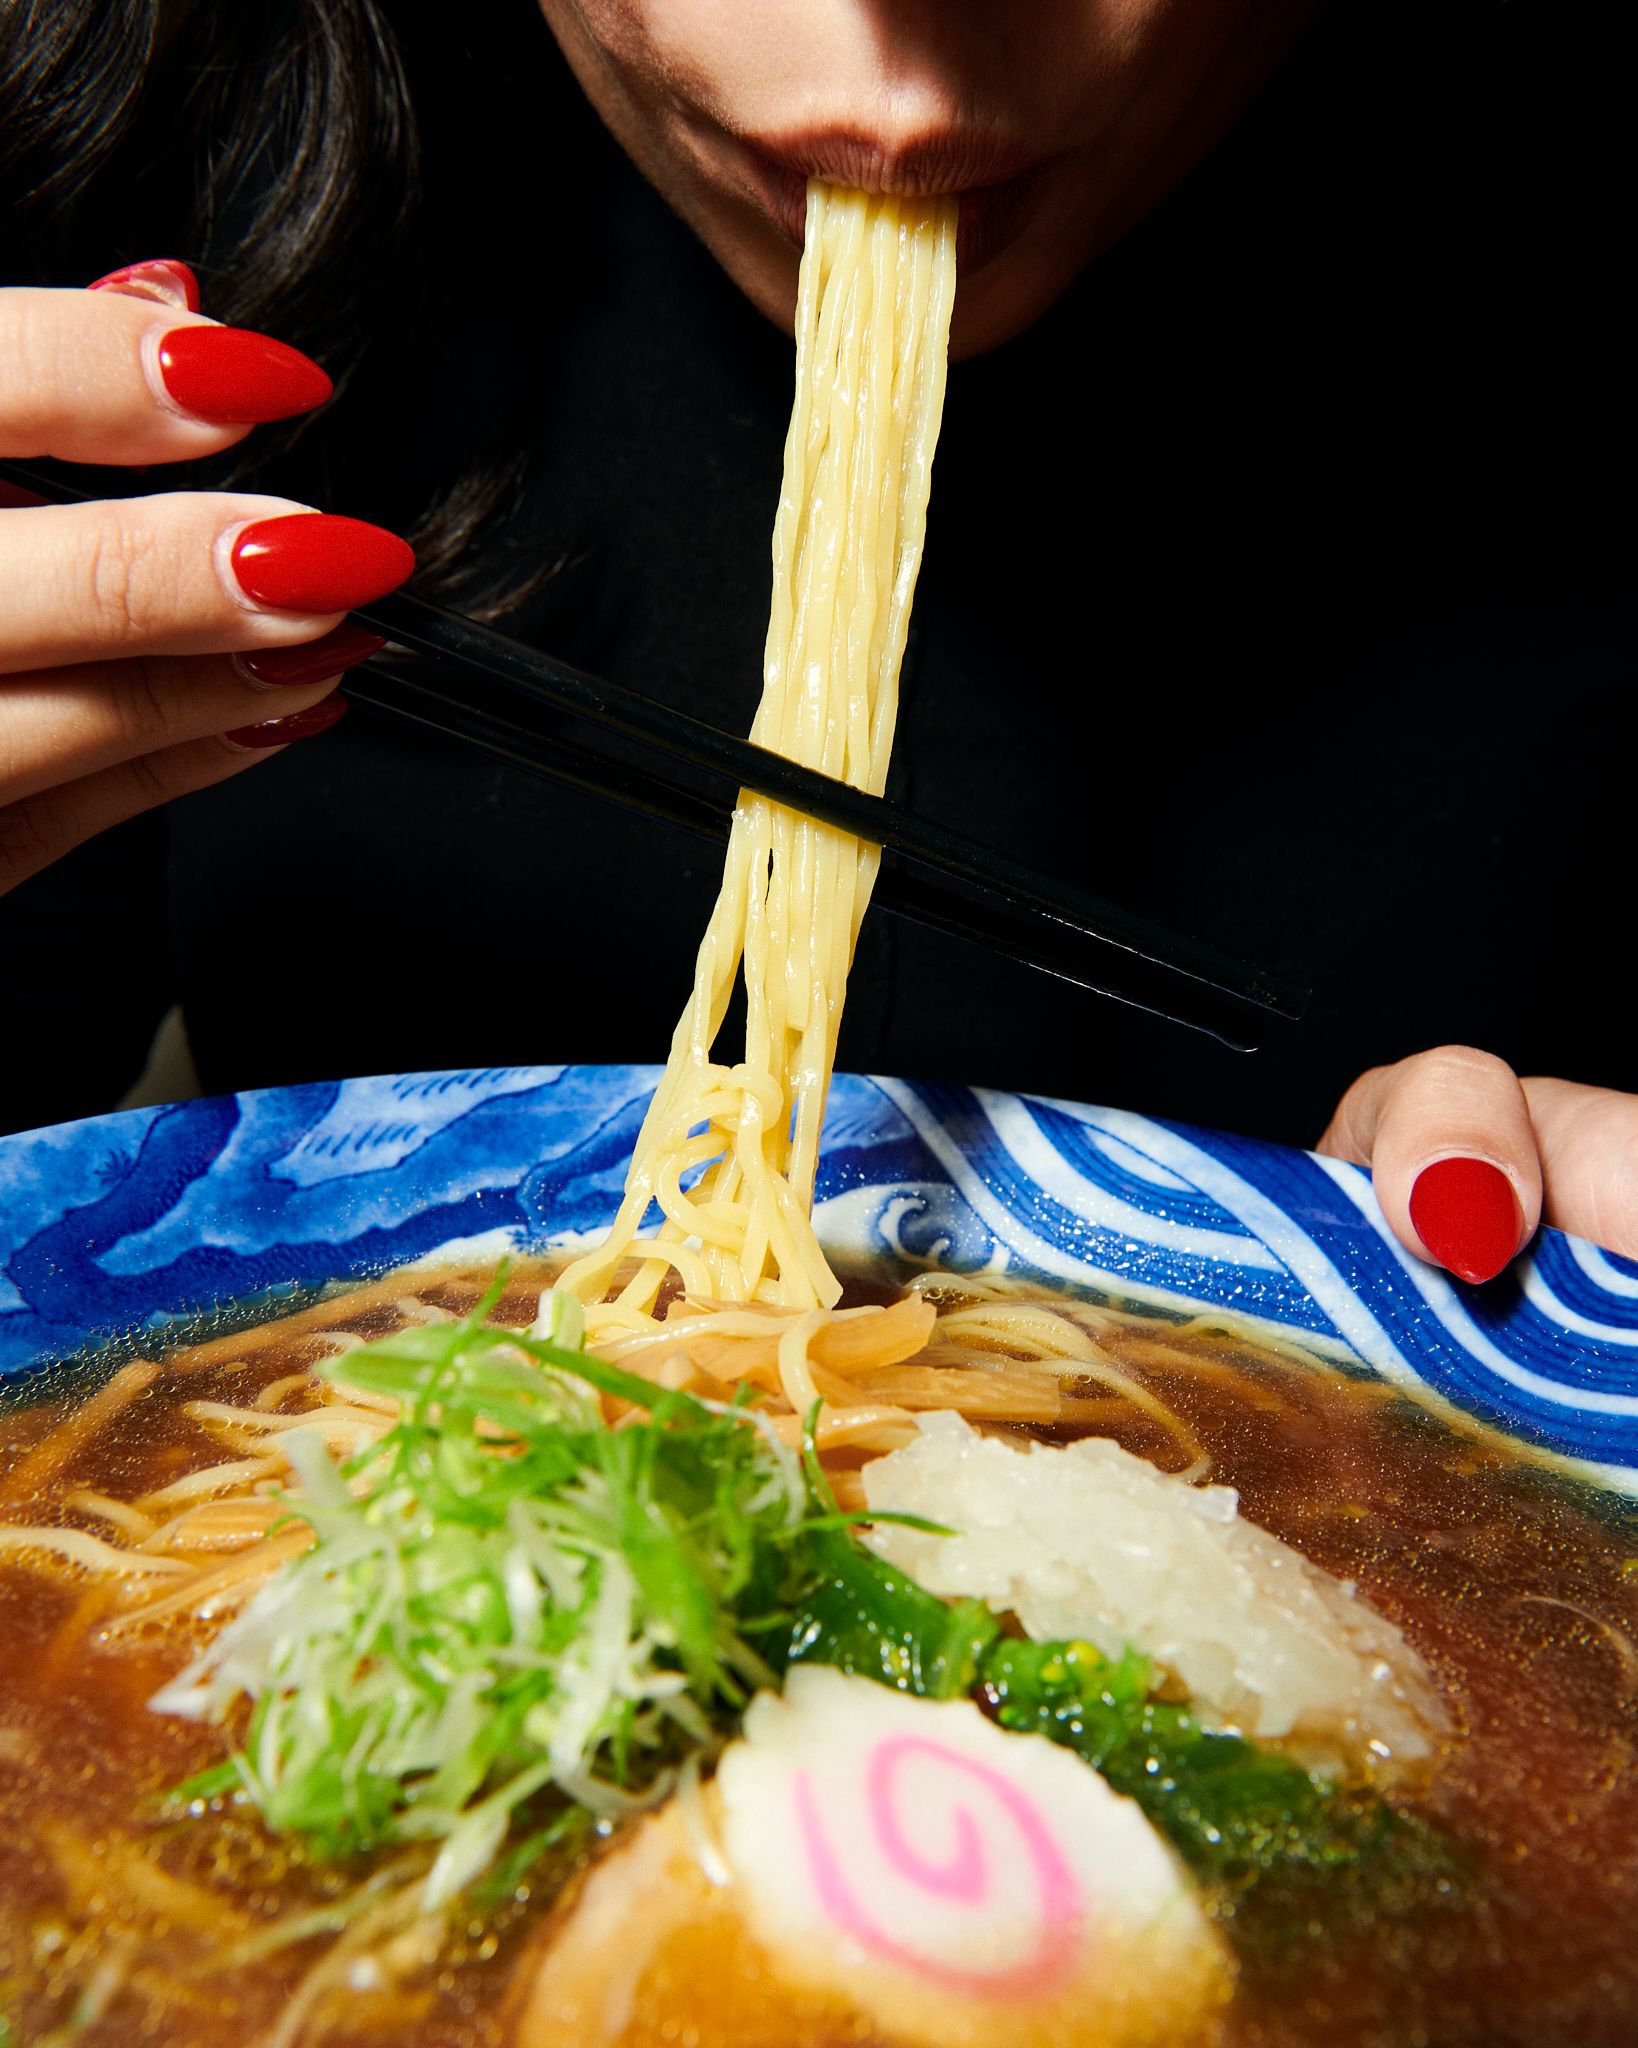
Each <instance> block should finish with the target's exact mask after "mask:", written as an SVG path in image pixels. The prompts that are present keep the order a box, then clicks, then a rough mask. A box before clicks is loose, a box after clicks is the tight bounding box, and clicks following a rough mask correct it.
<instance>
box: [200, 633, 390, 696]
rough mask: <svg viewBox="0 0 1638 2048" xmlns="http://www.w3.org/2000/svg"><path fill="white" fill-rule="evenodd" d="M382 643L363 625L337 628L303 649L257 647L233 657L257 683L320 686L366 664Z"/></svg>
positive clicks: (379, 635) (308, 643) (381, 637)
mask: <svg viewBox="0 0 1638 2048" xmlns="http://www.w3.org/2000/svg"><path fill="white" fill-rule="evenodd" d="M386 644H387V643H386V640H385V638H384V637H383V636H382V635H381V634H380V633H372V632H370V631H369V630H368V629H367V628H366V627H364V626H350V625H340V626H335V627H332V629H331V630H330V631H329V632H328V633H326V634H325V635H324V637H323V639H322V640H309V641H308V642H307V643H306V645H305V646H303V647H258V648H257V649H256V651H255V653H254V654H241V655H238V656H236V657H235V658H236V659H237V661H238V664H239V666H240V667H241V668H242V669H244V670H245V671H246V672H247V674H249V675H253V676H254V677H255V678H256V680H257V682H259V683H283V684H291V683H322V682H323V681H324V679H325V677H326V676H339V675H341V674H342V673H343V672H344V671H345V670H347V669H350V668H356V667H357V666H358V664H359V663H360V662H361V661H368V660H369V658H370V656H371V655H372V654H378V653H379V652H380V651H381V649H382V648H383V647H385V646H386Z"/></svg>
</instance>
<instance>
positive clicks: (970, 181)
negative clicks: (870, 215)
mask: <svg viewBox="0 0 1638 2048" xmlns="http://www.w3.org/2000/svg"><path fill="white" fill-rule="evenodd" d="M734 139H735V142H736V144H737V153H738V155H739V156H740V158H741V167H742V170H743V173H744V179H745V182H746V183H747V184H748V185H749V186H750V189H751V191H752V194H753V196H754V197H755V198H756V200H757V201H758V203H759V204H760V206H761V208H762V210H763V211H764V212H765V213H766V214H767V216H768V218H769V219H770V220H771V221H772V222H773V223H774V225H775V226H776V227H777V228H778V229H779V230H780V232H781V233H782V234H784V235H785V236H786V237H787V238H788V239H789V240H790V241H792V242H794V243H795V244H796V246H797V247H798V248H800V247H801V246H802V239H803V231H804V228H805V226H806V221H807V207H808V181H809V180H810V179H812V178H823V179H824V180H825V182H826V183H827V184H833V185H844V186H849V187H851V188H853V189H854V190H857V191H864V192H899V193H903V194H905V195H906V196H911V197H925V198H933V197H948V198H956V197H958V198H959V199H960V202H961V213H960V219H959V223H958V225H957V229H956V262H957V264H958V265H959V267H960V268H961V269H962V270H963V271H966V272H969V273H970V272H972V271H974V270H978V269H980V268H981V267H982V266H983V265H984V264H986V263H988V262H989V261H990V259H991V258H992V257H993V256H995V255H996V254H997V253H998V252H999V251H1000V250H1001V249H1002V248H1004V247H1005V246H1006V244H1007V243H1008V242H1009V241H1011V239H1012V238H1013V236H1014V235H1015V234H1016V233H1017V231H1018V229H1019V228H1020V226H1021V225H1022V223H1023V219H1024V215H1025V211H1026V202H1027V201H1028V199H1029V197H1030V195H1031V193H1032V192H1033V190H1034V188H1035V186H1036V185H1037V183H1038V182H1039V178H1040V173H1041V171H1042V169H1043V168H1044V166H1043V165H1042V164H1041V163H1040V162H1039V161H1038V160H1037V161H1030V160H1028V159H1027V158H1026V157H1025V156H1024V155H1023V154H1022V153H1021V152H1019V151H1017V150H1015V149H1011V148H1009V147H1008V146H1007V145H1005V144H1003V143H1001V142H1000V141H998V140H996V139H995V138H993V137H988V136H982V135H966V134H962V133H959V132H954V131H952V132H948V133H937V134H930V135H927V136H924V137H921V138H919V139H918V140H917V141H915V142H912V143H910V144H908V145H906V146H904V147H901V148H897V149H891V150H890V149H887V148H884V147H883V146H882V145H881V144H880V143H877V142H875V141H872V140H871V139H870V138H868V137H865V136H861V135H858V134H855V133H851V132H847V131H842V130H824V131H817V130H816V131H814V132H813V133H811V134H803V135H788V136H779V137H769V136H757V137H736V138H734Z"/></svg>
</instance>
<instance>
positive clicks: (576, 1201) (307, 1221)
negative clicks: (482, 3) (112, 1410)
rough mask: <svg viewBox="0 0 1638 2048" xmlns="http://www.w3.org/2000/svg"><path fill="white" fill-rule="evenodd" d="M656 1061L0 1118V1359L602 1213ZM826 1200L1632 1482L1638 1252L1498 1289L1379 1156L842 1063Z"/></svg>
mask: <svg viewBox="0 0 1638 2048" xmlns="http://www.w3.org/2000/svg"><path fill="white" fill-rule="evenodd" d="M656 1076H657V1070H656V1069H654V1068H652V1067H487V1068H482V1069H478V1070H473V1071H460V1072H451V1073H437V1074H393V1075H382V1076H378V1077H376V1078H374V1079H369V1080H359V1081H343V1082H337V1083H328V1084H325V1085H322V1086H308V1087H298V1088H274V1089H266V1090H262V1091H259V1092H255V1093H249V1094H244V1095H234V1096H222V1097H219V1098H216V1099H213V1100H208V1101H203V1102H190V1103H182V1104H178V1105H176V1106H174V1107H171V1108H166V1109H142V1110H129V1111H125V1112H121V1113H119V1114H116V1115H113V1116H103V1117H93V1118H90V1119H89V1120H88V1121H86V1122H84V1123H76V1124H64V1125H60V1126H58V1127H56V1128H54V1129H50V1130H43V1131H34V1132H28V1133H25V1134H23V1135H21V1136H17V1137H11V1138H0V1377H4V1376H15V1375H18V1374H27V1373H28V1372H29V1371H30V1370H31V1369H32V1368H35V1367H37V1366H39V1365H40V1364H42V1363H44V1362H47V1361H49V1360H54V1359H62V1358H80V1357H84V1358H85V1359H86V1360H87V1364H88V1369H90V1368H91V1367H93V1366H94V1363H95V1354H96V1353H97V1352H98V1350H99V1349H101V1348H103V1347H105V1346H107V1345H109V1344H111V1343H126V1342H129V1341H131V1340H133V1339H134V1340H136V1341H138V1342H140V1343H142V1344H145V1345H151V1344H153V1343H154V1342H156V1341H165V1340H168V1339H174V1338H178V1337H180V1336H182V1335H183V1334H184V1333H185V1332H186V1330H187V1329H188V1327H189V1326H190V1325H192V1324H195V1323H197V1322H198V1321H199V1320H201V1319H202V1318H207V1317H211V1316H214V1315H216V1314H217V1313H219V1312H220V1310H221V1309H222V1307H223V1306H224V1305H225V1304H241V1303H247V1302H255V1303H258V1304H260V1305H261V1307H262V1309H263V1311H264V1312H269V1311H272V1310H276V1309H277V1308H279V1307H281V1306H287V1305H289V1304H290V1302H291V1301H292V1299H293V1298H300V1297H302V1296H305V1295H307V1294H310V1293H311V1292H313V1291H314V1290H316V1289H317V1288H319V1287H321V1286H323V1285H325V1284H327V1283H329V1282H332V1281H337V1280H346V1279H354V1278H362V1277H364V1276H365V1275H369V1274H374V1273H379V1272H381V1271H383V1270H384V1269H386V1268H388V1267H391V1266H394V1265H402V1264H406V1263H408V1262H409V1261H411V1260H414V1259H420V1258H424V1257H426V1256H427V1255H428V1254H429V1253H432V1252H434V1251H437V1250H438V1249H439V1248H440V1247H443V1246H447V1245H451V1244H457V1243H463V1244H464V1243H466V1242H469V1241H470V1240H473V1239H483V1240H485V1241H486V1242H487V1243H489V1244H492V1245H493V1247H494V1249H495V1250H496V1251H497V1252H499V1251H500V1250H501V1249H503V1248H504V1246H505V1244H506V1243H508V1242H510V1243H514V1244H517V1245H520V1246H521V1245H529V1246H543V1245H546V1244H549V1243H551V1242H553V1241H554V1240H559V1239H562V1238H564V1237H568V1236H573V1235H581V1234H584V1233H586V1232H591V1231H596V1230H597V1229H598V1228H599V1227H600V1226H602V1225H603V1224H604V1223H606V1222H607V1221H608V1219H609V1218H610V1217H611V1216H612V1215H613V1213H614V1210H615V1207H616V1204H617V1202H618V1198H619V1193H620V1186H621V1181H622V1178H623V1176H624V1172H625V1166H626V1161H627V1159H628V1157H629V1156H630V1152H631V1148H632V1144H633V1141H634V1139H635V1137H636V1133H637V1127H638V1124H639V1122H640V1120H641V1117H642V1112H643V1109H644V1107H645V1105H646V1103H647V1101H648V1097H649V1094H650V1092H651V1090H652V1088H653V1086H654V1082H655V1079H656ZM818 1195H819V1201H818V1211H817V1221H818V1226H819V1233H820V1236H821V1238H822V1240H823V1241H824V1243H825V1245H826V1247H827V1249H828V1250H829V1251H830V1252H831V1253H832V1254H833V1255H834V1256H838V1257H842V1258H846V1259H849V1260H853V1259H858V1258H863V1257H872V1256H879V1255H883V1254H885V1255H887V1256H889V1257H891V1258H893V1259H895V1260H897V1261H899V1262H901V1263H907V1264H910V1265H918V1266H919V1265H927V1264H932V1263H936V1264H939V1265H942V1266H946V1267H950V1268H953V1269H956V1270H960V1271H974V1270H978V1269H985V1270H1006V1271H1008V1272H1010V1273H1013V1274H1015V1275H1017V1276H1020V1277H1023V1278H1030V1277H1036V1278H1041V1279H1045V1280H1049V1281H1052V1282H1055V1283H1058V1284H1059V1285H1068V1286H1070V1287H1073V1288H1076V1289H1080V1290H1085V1291H1090V1292H1092V1293H1095V1294H1100V1295H1113V1296H1116V1297H1119V1298H1124V1299H1127V1300H1130V1301H1134V1302H1137V1303H1140V1304H1151V1305H1154V1306H1157V1307H1160V1308H1177V1309H1181V1310H1183V1311H1185V1312H1188V1311H1189V1310H1190V1309H1198V1308H1200V1307H1201V1306H1208V1307H1211V1308H1215V1309H1228V1310H1233V1311H1235V1312H1236V1313H1238V1314H1239V1315H1242V1316H1249V1317H1253V1318H1256V1319H1259V1320H1261V1321H1263V1322H1265V1323H1268V1324H1271V1325H1274V1326H1276V1327H1277V1328H1279V1329H1281V1330H1284V1331H1286V1332H1288V1333H1291V1334H1293V1335H1297V1336H1300V1337H1301V1338H1302V1339H1303V1340H1304V1341H1305V1342H1307V1343H1308V1344H1310V1345H1311V1346H1313V1347H1314V1348H1315V1349H1316V1350H1318V1351H1320V1352H1322V1353H1324V1354H1326V1355H1328V1356H1330V1357H1332V1358H1334V1359H1335V1361H1336V1362H1337V1364H1338V1365H1339V1367H1341V1368H1342V1369H1344V1370H1350V1369H1351V1370H1356V1371H1357V1370H1361V1369H1367V1370H1370V1371H1373V1372H1377V1373H1381V1374H1383V1375H1385V1376H1386V1377H1388V1378H1390V1379H1393V1380H1395V1381H1398V1382H1400V1383H1401V1384H1403V1385H1404V1386H1406V1387H1407V1388H1410V1389H1412V1390H1416V1389H1422V1390H1431V1392H1432V1393H1433V1394H1434V1395H1436V1396H1438V1397H1441V1398H1442V1399H1443V1400H1445V1401H1447V1402H1449V1403H1451V1404H1453V1405H1454V1406H1455V1407H1457V1408H1460V1409H1464V1410H1466V1411H1467V1412H1468V1413H1470V1414H1472V1415H1475V1416H1479V1417H1481V1418H1482V1419H1483V1420H1485V1421H1486V1422H1489V1423H1492V1424H1495V1425H1497V1426H1499V1427H1501V1428H1502V1429H1504V1430H1507V1431H1509V1432H1511V1433H1512V1434H1513V1435H1515V1436H1517V1437H1519V1438H1521V1439H1524V1440H1525V1441H1527V1442H1529V1443H1530V1444H1532V1445H1534V1446H1536V1447H1538V1448H1540V1449H1544V1450H1547V1451H1550V1452H1553V1453H1555V1454H1558V1455H1560V1456H1562V1457H1565V1458H1569V1459H1572V1460H1574V1461H1575V1462H1576V1463H1577V1464H1578V1465H1579V1466H1580V1467H1581V1468H1582V1469H1583V1470H1584V1471H1586V1472H1587V1473H1588V1474H1589V1475H1590V1476H1592V1477H1595V1478H1597V1479H1599V1480H1601V1481H1602V1482H1604V1483H1605V1484H1607V1485H1611V1486H1614V1487H1616V1488H1618V1489H1620V1490H1621V1491H1622V1492H1625V1493H1628V1494H1634V1495H1638V1263H1635V1262H1634V1261H1632V1260H1629V1259H1621V1258H1617V1257H1615V1256H1613V1255H1612V1254H1610V1253H1606V1252H1601V1251H1599V1250H1597V1249H1595V1248H1594V1247H1593V1246H1592V1245H1589V1244H1585V1243H1583V1242H1581V1241H1580V1240H1579V1239H1576V1238H1572V1237H1566V1236H1564V1235H1563V1234H1562V1233H1560V1232H1558V1231H1555V1230H1543V1231H1542V1232H1541V1233H1540V1235H1539V1237H1538V1238H1537V1239H1536V1242H1535V1244H1534V1246H1533V1248H1532V1249H1531V1251H1530V1253H1529V1254H1528V1255H1527V1256H1526V1257H1525V1258H1523V1259H1521V1260H1519V1261H1517V1262H1516V1263H1515V1264H1514V1266H1513V1267H1512V1268H1510V1269H1509V1271H1508V1272H1507V1273H1505V1274H1504V1275H1503V1276H1502V1277H1501V1278H1499V1279H1497V1280H1494V1281H1492V1282H1490V1283H1489V1284H1488V1285H1487V1286H1484V1287H1478V1288H1470V1287H1463V1286H1458V1285H1456V1284H1455V1283H1453V1282H1451V1281H1450V1280H1448V1279H1446V1278H1445V1277H1444V1276H1443V1275H1442V1274H1440V1273H1438V1272H1435V1271H1433V1270H1432V1269H1431V1268H1429V1267H1426V1266H1423V1265H1422V1264H1421V1263H1420V1262H1419V1261H1417V1260H1415V1259H1413V1258H1411V1257H1410V1256H1409V1255H1408V1254H1407V1253H1406V1252H1404V1251H1403V1250H1402V1249H1401V1248H1400V1246H1399V1244H1398V1242H1397V1241H1396V1239H1395V1238H1394V1237H1393V1235H1392V1233H1391V1232H1390V1231H1389V1229H1388V1227H1387V1225H1386V1223H1385V1222H1384V1221H1383V1218H1382V1213H1381V1211H1380V1209H1379V1208H1378V1207H1377V1204H1376V1200H1375V1197H1374V1196H1373V1194H1372V1192H1371V1183H1370V1177H1369V1175H1367V1174H1366V1173H1364V1172H1362V1171H1361V1170H1360V1169H1359V1168H1357V1167H1351V1166H1343V1165H1339V1164H1338V1163H1337V1162H1336V1161H1335V1160H1330V1159H1320V1158H1317V1157H1316V1156H1314V1155H1313V1154H1311V1153H1303V1152H1292V1151H1287V1150H1286V1149H1284V1148H1283V1147H1281V1146H1275V1145H1264V1144H1258V1143H1255V1142H1254V1141H1252V1140H1251V1139H1248V1138H1235V1137H1228V1136H1224V1135H1222V1134H1221V1133H1217V1132H1210V1131H1200V1130H1194V1129H1191V1128H1189V1127H1187V1126H1185V1125H1181V1124H1167V1123H1159V1122H1155V1121H1153V1120H1151V1119H1149V1118H1147V1117H1141V1116H1134V1115H1132V1114H1130V1113H1129V1112H1127V1111H1123V1110H1109V1109H1092V1108H1088V1107H1087V1106H1085V1105H1084V1104H1081V1103H1073V1102H1049V1101H1044V1100H1041V1099H1039V1098H1036V1097H1031V1096H1018V1095H1002V1094H996V1093H993V1092H990V1091H988V1090H985V1089H978V1088H971V1089H969V1088H947V1087H925V1086H920V1085H917V1084H913V1083H910V1082H906V1081H888V1080H871V1079H865V1078H863V1077H861V1076H857V1075H844V1076H841V1077H839V1078H838V1080H837V1082H836V1085H835V1089H834V1091H833V1093H832V1096H831V1104H830V1114H829V1118H828V1120H827V1123H826V1130H825V1151H824V1157H823V1160H822V1162H821V1168H820V1175H819V1189H818Z"/></svg>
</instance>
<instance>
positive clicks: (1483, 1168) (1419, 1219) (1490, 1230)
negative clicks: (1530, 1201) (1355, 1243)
mask: <svg viewBox="0 0 1638 2048" xmlns="http://www.w3.org/2000/svg"><path fill="white" fill-rule="evenodd" d="M1410 1219H1411V1222H1412V1223H1414V1224H1415V1226H1416V1234H1417V1236H1418V1237H1419V1238H1420V1239H1421V1240H1422V1242H1423V1243H1424V1244H1425V1245H1426V1246H1427V1248H1428V1250H1429V1251H1430V1252H1432V1254H1433V1256H1434V1257H1435V1258H1436V1259H1437V1260H1438V1261H1439V1263H1440V1265H1441V1266H1448V1267H1449V1268H1450V1270H1451V1272H1453V1273H1454V1274H1455V1275H1456V1277H1457V1278H1458V1279H1459V1280H1473V1281H1478V1280H1494V1279H1495V1277H1496V1275H1497V1274H1498V1273H1499V1272H1500V1271H1501V1269H1502V1267H1503V1266H1505V1265H1506V1264H1507V1262H1508V1260H1509V1259H1510V1258H1511V1257H1512V1256H1513V1254H1514V1253H1515V1252H1516V1251H1517V1250H1518V1248H1519V1233H1520V1231H1521V1230H1522V1228H1523V1225H1524V1216H1523V1213H1522V1212H1521V1210H1520V1208H1519V1198H1518V1196H1517V1195H1516V1194H1514V1192H1513V1183H1512V1182H1511V1181H1510V1180H1509V1179H1508V1178H1507V1175H1506V1174H1505V1173H1503V1172H1502V1170H1501V1168H1500V1167H1499V1166H1492V1165H1491V1164H1490V1162H1489V1160H1488V1159H1436V1160H1435V1161H1434V1162H1433V1164H1432V1165H1431V1166H1424V1167H1423V1169H1422V1171H1421V1172H1420V1173H1419V1174H1418V1175H1417V1176H1416V1180H1415V1184H1414V1185H1413V1186H1412V1188H1411V1192H1410Z"/></svg>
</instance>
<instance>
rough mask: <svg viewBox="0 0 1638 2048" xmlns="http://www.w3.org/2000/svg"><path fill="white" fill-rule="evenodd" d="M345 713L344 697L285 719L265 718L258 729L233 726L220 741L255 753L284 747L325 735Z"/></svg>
mask: <svg viewBox="0 0 1638 2048" xmlns="http://www.w3.org/2000/svg"><path fill="white" fill-rule="evenodd" d="M346 713H347V700H346V698H345V697H326V698H325V699H324V700H323V702H322V703H319V704H309V705H308V707H307V709H306V710H305V711H292V712H291V714H290V716H289V717H288V718H266V719H263V721H262V723H261V724H260V725H239V726H235V727H234V729H233V731H232V732H225V733H223V735H222V737H223V739H225V740H226V741H227V742H228V744H229V745H230V746H235V747H244V748H246V749H247V750H248V751H249V752H251V753H256V752H259V751H260V750H261V748H263V747H287V746H289V744H290V742H291V741H292V740H310V739H311V738H312V737H313V735H314V734H315V733H321V732H328V731H329V730H330V728H331V726H332V725H334V724H335V722H336V720H337V719H338V718H344V717H345V716H346Z"/></svg>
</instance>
